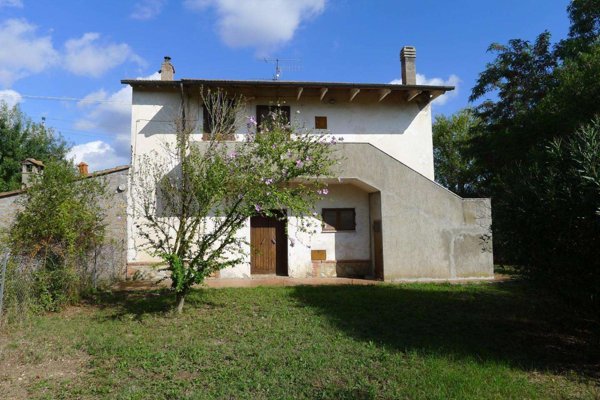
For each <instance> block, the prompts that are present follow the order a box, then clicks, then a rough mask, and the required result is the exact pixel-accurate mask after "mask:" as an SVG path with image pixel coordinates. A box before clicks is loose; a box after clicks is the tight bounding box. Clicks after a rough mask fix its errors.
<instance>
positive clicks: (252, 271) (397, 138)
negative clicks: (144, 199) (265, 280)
mask: <svg viewBox="0 0 600 400" xmlns="http://www.w3.org/2000/svg"><path fill="white" fill-rule="evenodd" d="M415 58H416V51H415V49H414V48H413V47H404V48H403V49H402V51H401V53H400V61H401V62H400V68H401V74H402V79H403V83H402V84H399V85H396V84H379V83H375V84H373V83H340V82H292V81H279V80H273V81H229V80H202V79H178V80H175V79H174V68H173V66H172V64H171V62H170V59H169V58H168V57H165V62H164V63H163V65H162V69H161V80H123V81H122V83H124V84H128V85H131V87H132V88H133V100H132V117H131V118H132V119H131V127H132V131H131V146H132V170H131V171H132V173H133V174H135V171H136V168H135V166H136V161H137V160H138V159H139V157H140V156H141V155H143V154H146V153H147V152H149V151H151V150H154V149H157V148H158V147H159V146H160V145H161V144H162V143H164V142H173V141H174V139H175V133H174V128H173V124H172V121H173V118H174V117H175V116H177V115H178V113H179V110H181V109H182V106H184V107H185V108H186V110H188V111H187V116H186V118H191V119H194V120H196V121H197V122H198V123H197V124H196V125H195V126H196V130H195V131H194V133H193V135H192V137H193V139H194V140H198V141H202V140H203V139H205V138H206V135H203V134H204V133H205V132H204V129H205V128H204V127H205V126H206V124H204V123H203V118H205V115H204V112H203V105H202V100H201V96H200V95H199V90H200V88H221V89H223V90H226V91H227V92H228V93H232V94H239V95H243V96H244V98H245V99H246V101H247V105H246V115H247V116H256V118H257V119H260V118H261V117H262V115H264V113H265V111H266V110H268V109H269V107H271V109H272V107H274V106H275V107H279V108H280V109H281V110H282V111H283V112H284V113H285V114H286V115H289V116H290V118H291V120H292V123H293V124H294V125H296V126H302V127H307V128H311V129H314V130H315V132H318V133H324V132H327V133H329V134H331V135H333V136H335V137H338V138H343V142H342V143H339V144H337V145H336V146H337V147H338V149H339V152H340V153H341V154H342V155H343V157H342V165H341V167H340V171H341V172H340V176H339V177H335V179H332V180H331V181H330V182H329V193H328V195H327V196H326V198H325V199H324V200H322V201H320V202H319V203H318V204H316V206H315V211H316V212H317V213H319V214H320V216H321V218H322V221H323V222H322V223H321V221H318V220H316V223H318V226H319V230H318V232H317V233H315V234H311V235H308V234H306V233H302V232H299V231H297V230H296V228H295V227H296V226H297V224H296V223H295V221H294V217H292V216H290V217H289V218H288V219H287V222H285V223H282V222H281V221H277V220H276V219H273V220H269V219H268V218H265V217H264V216H260V215H257V216H256V217H253V218H251V219H250V220H249V221H248V223H247V226H246V228H245V229H243V230H242V232H240V234H241V235H245V237H246V238H247V239H248V242H250V243H251V244H252V247H251V248H248V257H247V262H244V263H242V264H240V265H237V266H235V267H230V268H226V269H224V270H222V271H221V273H220V276H221V278H228V277H232V278H233V277H236V278H241V277H247V278H250V277H252V276H253V275H264V274H277V275H286V276H290V277H307V276H322V277H324V276H328V277H329V276H360V277H375V278H378V279H383V280H385V281H395V280H416V279H464V278H490V277H492V276H493V260H492V243H491V231H490V225H491V205H490V201H489V199H462V198H460V197H459V196H457V195H455V194H454V193H452V192H450V191H448V190H447V189H445V188H443V187H442V186H440V185H439V184H437V183H436V182H435V181H434V163H433V143H432V115H431V102H432V101H433V99H435V98H436V97H438V96H440V95H443V94H444V93H445V92H447V91H449V90H453V87H448V86H426V85H417V84H416V70H415ZM245 132H246V127H245V125H244V126H240V127H239V131H238V132H237V134H236V138H237V139H238V140H242V139H243V138H244V134H245ZM286 224H287V226H286ZM140 243H141V239H140V236H139V234H138V232H137V231H136V228H135V223H133V222H132V223H130V227H129V255H128V258H129V261H130V262H132V263H144V262H147V263H150V262H152V261H156V260H153V259H152V257H150V256H149V255H148V254H146V253H145V252H144V251H142V250H141V249H140Z"/></svg>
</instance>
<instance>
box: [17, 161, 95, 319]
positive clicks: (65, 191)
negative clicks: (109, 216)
mask: <svg viewBox="0 0 600 400" xmlns="http://www.w3.org/2000/svg"><path fill="white" fill-rule="evenodd" d="M105 195H106V189H105V186H104V182H103V181H102V180H101V179H100V178H94V179H80V177H79V175H78V173H77V172H76V168H75V167H74V166H73V165H72V164H70V163H68V162H64V161H56V162H49V163H47V164H46V167H45V169H44V172H43V175H42V176H41V178H40V179H38V180H37V182H35V183H34V184H33V185H32V186H31V187H30V188H29V189H28V190H27V192H26V193H25V194H24V197H23V199H22V201H21V204H20V206H21V207H22V209H21V210H20V211H19V212H18V213H17V216H16V219H15V222H14V224H13V225H12V227H11V229H10V232H9V241H10V247H11V249H12V253H13V254H15V255H20V256H25V257H27V258H29V259H32V260H36V261H37V264H41V268H39V269H38V270H36V271H35V275H36V290H37V292H38V299H39V303H40V305H41V307H42V308H43V309H46V310H56V309H58V308H60V307H61V306H63V305H64V304H67V303H70V302H72V301H74V300H76V299H77V298H78V296H79V293H80V291H81V289H82V288H84V287H86V286H87V285H88V284H89V282H86V281H85V280H86V279H87V274H85V273H84V271H82V268H83V267H84V264H85V263H84V260H85V258H86V257H88V256H89V255H90V254H91V253H92V252H93V251H94V249H95V248H96V247H97V246H98V245H100V244H101V243H102V241H103V239H104V223H103V220H104V212H103V210H102V208H101V207H100V205H99V200H100V199H101V198H102V197H103V196H105Z"/></svg>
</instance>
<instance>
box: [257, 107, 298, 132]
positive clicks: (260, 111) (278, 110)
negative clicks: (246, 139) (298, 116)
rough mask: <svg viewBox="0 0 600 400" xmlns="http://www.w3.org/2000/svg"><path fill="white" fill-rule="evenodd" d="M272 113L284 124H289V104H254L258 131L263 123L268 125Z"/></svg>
mask: <svg viewBox="0 0 600 400" xmlns="http://www.w3.org/2000/svg"><path fill="white" fill-rule="evenodd" d="M272 115H275V116H279V117H280V118H281V119H282V120H281V121H279V122H282V123H284V124H289V123H290V121H291V119H290V115H291V113H290V106H256V125H257V130H258V131H259V132H260V130H261V128H262V127H263V124H266V125H267V126H268V125H270V123H269V119H268V118H271V116H272Z"/></svg>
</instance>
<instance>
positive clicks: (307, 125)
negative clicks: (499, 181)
mask: <svg viewBox="0 0 600 400" xmlns="http://www.w3.org/2000/svg"><path fill="white" fill-rule="evenodd" d="M359 99H360V97H358V96H357V98H356V99H355V100H354V101H353V102H348V101H336V102H334V103H332V104H331V103H329V102H326V101H324V102H321V101H320V100H319V98H315V97H305V98H301V99H300V100H296V99H289V98H287V99H276V98H275V99H274V98H271V97H254V98H252V99H251V100H249V101H248V104H247V107H246V115H247V116H255V115H256V106H257V105H274V104H281V105H286V106H289V107H290V109H291V114H292V123H293V124H294V126H295V127H298V128H300V129H310V130H314V121H315V116H326V117H327V122H328V129H327V130H326V131H325V130H323V131H320V130H316V131H315V132H317V133H324V134H325V133H327V134H331V135H333V136H335V137H341V138H343V140H344V141H345V142H348V143H370V144H372V145H374V146H375V147H377V148H379V149H380V150H382V151H384V152H385V153H387V154H389V155H391V156H392V157H394V158H396V159H397V160H399V161H401V162H402V163H404V164H406V165H408V166H409V167H411V168H412V169H414V170H415V171H417V172H419V173H421V174H422V175H424V176H426V177H428V178H429V179H431V180H433V178H434V171H433V140H432V128H431V107H430V106H429V105H427V106H425V107H424V108H423V109H422V110H421V109H419V106H418V105H417V104H416V103H414V102H411V103H406V102H398V101H394V102H385V100H384V101H382V102H378V101H377V100H376V99H372V98H366V99H364V100H359ZM186 104H187V106H188V108H187V110H186V111H187V115H186V119H187V120H188V123H189V124H190V125H191V124H195V128H196V129H195V132H197V133H196V134H195V135H194V137H195V139H197V140H201V138H202V109H201V107H200V101H199V99H198V98H191V99H186ZM180 116H181V97H180V94H179V93H177V92H150V91H139V90H134V92H133V106H132V117H131V126H132V136H131V143H132V148H133V152H134V154H143V153H146V152H148V151H151V150H153V149H156V148H157V147H158V146H160V145H161V143H164V142H172V141H173V140H174V135H173V132H174V131H175V128H174V123H173V121H176V120H177V119H178V118H180ZM246 132H247V127H246V126H245V124H243V123H242V124H241V126H240V127H239V129H238V135H240V137H243V135H244V134H245V133H246Z"/></svg>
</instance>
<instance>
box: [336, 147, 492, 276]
mask: <svg viewBox="0 0 600 400" xmlns="http://www.w3.org/2000/svg"><path fill="white" fill-rule="evenodd" d="M340 148H341V150H342V153H343V155H344V161H343V166H342V168H341V170H342V171H343V172H342V174H341V178H342V181H344V179H360V180H361V181H363V182H365V183H366V184H368V185H370V186H373V187H375V188H377V189H378V190H380V191H381V213H382V215H381V220H382V236H383V260H384V279H385V280H386V281H395V280H404V279H458V278H489V277H493V256H492V236H491V203H490V200H489V199H462V198H460V197H459V196H457V195H455V194H454V193H452V192H450V191H448V190H446V189H445V188H443V187H442V186H440V185H438V184H437V183H435V182H432V181H431V180H429V179H427V178H426V177H424V176H423V175H421V174H419V173H416V172H415V171H413V170H412V169H410V168H408V167H407V166H406V165H403V164H402V163H400V162H398V161H397V160H395V159H394V158H393V157H391V156H389V155H387V154H385V153H383V152H381V151H380V150H379V149H376V148H375V147H373V146H370V145H360V144H344V145H341V146H340Z"/></svg>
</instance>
